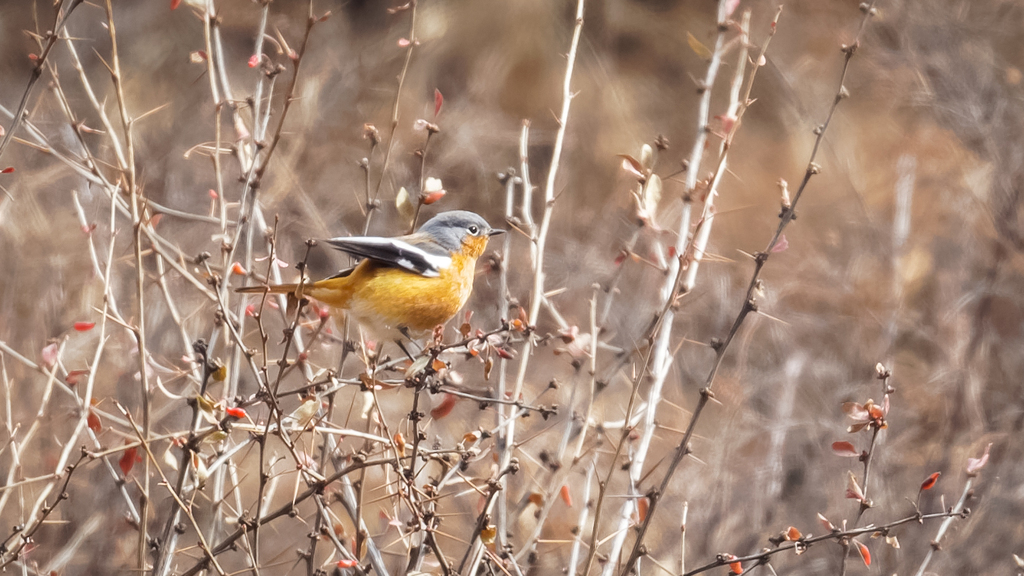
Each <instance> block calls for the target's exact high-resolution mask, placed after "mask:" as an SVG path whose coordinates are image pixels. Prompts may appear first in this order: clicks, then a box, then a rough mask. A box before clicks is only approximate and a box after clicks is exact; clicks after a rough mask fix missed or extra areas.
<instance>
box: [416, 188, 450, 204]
mask: <svg viewBox="0 0 1024 576" xmlns="http://www.w3.org/2000/svg"><path fill="white" fill-rule="evenodd" d="M444 195H445V191H444V190H434V191H433V192H427V193H425V194H421V195H420V200H421V201H422V202H423V203H424V204H426V205H427V206H429V205H431V204H433V203H434V202H437V201H438V200H440V199H441V198H444Z"/></svg>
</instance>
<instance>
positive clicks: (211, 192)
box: [208, 188, 220, 200]
mask: <svg viewBox="0 0 1024 576" xmlns="http://www.w3.org/2000/svg"><path fill="white" fill-rule="evenodd" d="M208 194H209V195H210V198H211V199H213V200H216V199H217V198H219V197H220V196H219V195H218V194H217V191H216V190H214V189H213V188H210V191H209V192H208Z"/></svg>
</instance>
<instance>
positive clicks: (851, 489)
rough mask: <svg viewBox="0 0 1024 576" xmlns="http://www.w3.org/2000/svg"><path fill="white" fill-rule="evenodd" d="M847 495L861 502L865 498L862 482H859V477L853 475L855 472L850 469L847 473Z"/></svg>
mask: <svg viewBox="0 0 1024 576" xmlns="http://www.w3.org/2000/svg"><path fill="white" fill-rule="evenodd" d="M846 497H847V498H850V499H852V500H857V501H859V502H863V501H864V500H865V496H864V491H863V490H861V488H860V484H858V483H857V477H856V476H854V475H853V472H849V471H847V473H846Z"/></svg>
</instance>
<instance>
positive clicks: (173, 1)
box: [171, 0, 181, 10]
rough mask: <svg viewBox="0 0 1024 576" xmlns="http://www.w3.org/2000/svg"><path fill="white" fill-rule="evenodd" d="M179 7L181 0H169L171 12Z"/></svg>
mask: <svg viewBox="0 0 1024 576" xmlns="http://www.w3.org/2000/svg"><path fill="white" fill-rule="evenodd" d="M178 6H181V0H171V10H177V9H178Z"/></svg>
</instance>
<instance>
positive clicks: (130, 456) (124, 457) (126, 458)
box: [117, 446, 142, 476]
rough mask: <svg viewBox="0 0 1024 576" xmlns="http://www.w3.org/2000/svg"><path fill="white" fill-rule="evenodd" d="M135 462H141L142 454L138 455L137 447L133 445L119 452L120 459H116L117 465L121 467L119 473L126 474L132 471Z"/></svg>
mask: <svg viewBox="0 0 1024 576" xmlns="http://www.w3.org/2000/svg"><path fill="white" fill-rule="evenodd" d="M136 462H142V456H139V449H138V448H137V447H135V446H133V447H131V448H129V449H127V450H125V451H124V452H123V453H122V454H121V459H120V460H118V461H117V465H118V466H119V467H120V468H121V474H122V475H124V476H127V475H128V473H129V472H131V471H132V467H133V466H135V463H136Z"/></svg>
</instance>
